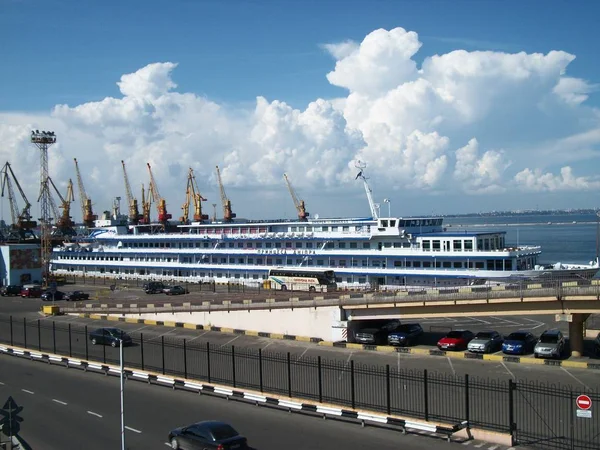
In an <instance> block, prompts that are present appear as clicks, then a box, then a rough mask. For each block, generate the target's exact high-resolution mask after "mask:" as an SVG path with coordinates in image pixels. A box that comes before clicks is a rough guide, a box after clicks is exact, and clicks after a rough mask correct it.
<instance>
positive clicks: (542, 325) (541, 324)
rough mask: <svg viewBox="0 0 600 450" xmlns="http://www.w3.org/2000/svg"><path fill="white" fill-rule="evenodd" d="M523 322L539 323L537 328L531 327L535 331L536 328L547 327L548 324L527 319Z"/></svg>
mask: <svg viewBox="0 0 600 450" xmlns="http://www.w3.org/2000/svg"><path fill="white" fill-rule="evenodd" d="M523 320H526V321H527V322H531V323H537V324H538V325H536V326H535V327H531V328H530V329H531V330H535V329H536V328H539V327H544V326H546V324H545V323H544V322H540V321H539V320H533V319H527V318H523Z"/></svg>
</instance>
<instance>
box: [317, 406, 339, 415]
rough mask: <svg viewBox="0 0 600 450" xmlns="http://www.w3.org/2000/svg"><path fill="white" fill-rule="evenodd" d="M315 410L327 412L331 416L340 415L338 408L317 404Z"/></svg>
mask: <svg viewBox="0 0 600 450" xmlns="http://www.w3.org/2000/svg"><path fill="white" fill-rule="evenodd" d="M317 412H318V413H322V414H329V415H332V416H341V415H342V410H341V409H338V408H328V407H327V406H317Z"/></svg>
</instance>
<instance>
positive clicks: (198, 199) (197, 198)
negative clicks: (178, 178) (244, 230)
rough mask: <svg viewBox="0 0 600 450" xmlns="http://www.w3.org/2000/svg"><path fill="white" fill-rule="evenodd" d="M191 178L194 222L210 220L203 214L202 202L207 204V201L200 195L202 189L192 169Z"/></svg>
mask: <svg viewBox="0 0 600 450" xmlns="http://www.w3.org/2000/svg"><path fill="white" fill-rule="evenodd" d="M189 177H191V181H189V182H188V183H189V185H190V187H191V189H192V199H193V200H194V222H202V221H204V220H208V215H207V214H202V202H205V201H206V199H205V198H204V197H202V195H201V194H200V189H198V183H197V182H196V175H194V171H193V169H192V168H191V167H190V175H189ZM234 217H235V216H234Z"/></svg>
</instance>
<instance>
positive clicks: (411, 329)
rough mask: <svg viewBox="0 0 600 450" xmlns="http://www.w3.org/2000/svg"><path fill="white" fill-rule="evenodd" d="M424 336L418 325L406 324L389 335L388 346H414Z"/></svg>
mask: <svg viewBox="0 0 600 450" xmlns="http://www.w3.org/2000/svg"><path fill="white" fill-rule="evenodd" d="M422 334H423V328H422V327H421V325H419V324H418V323H404V324H402V325H400V326H399V327H398V329H397V330H396V331H392V332H391V333H390V334H388V344H389V345H414V344H415V343H416V342H417V340H418V339H419V336H421V335H422Z"/></svg>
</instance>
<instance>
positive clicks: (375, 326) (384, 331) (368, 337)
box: [354, 320, 400, 345]
mask: <svg viewBox="0 0 600 450" xmlns="http://www.w3.org/2000/svg"><path fill="white" fill-rule="evenodd" d="M366 322H371V323H370V324H369V325H365V326H364V328H361V329H360V330H358V331H357V332H356V333H355V334H354V340H355V341H356V342H357V343H359V344H370V345H377V344H380V345H381V344H386V343H387V337H388V334H389V333H391V332H393V331H396V330H397V329H398V327H399V326H400V322H399V321H397V320H392V321H391V322H390V321H388V322H385V321H384V322H381V321H378V320H371V321H366Z"/></svg>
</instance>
